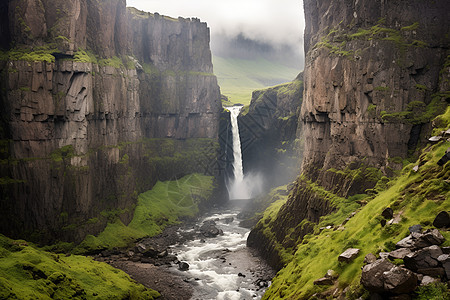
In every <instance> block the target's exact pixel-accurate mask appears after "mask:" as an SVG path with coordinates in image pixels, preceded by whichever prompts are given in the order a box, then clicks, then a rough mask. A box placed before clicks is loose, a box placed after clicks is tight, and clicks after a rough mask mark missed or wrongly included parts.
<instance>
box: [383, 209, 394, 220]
mask: <svg viewBox="0 0 450 300" xmlns="http://www.w3.org/2000/svg"><path fill="white" fill-rule="evenodd" d="M381 216H382V217H383V218H385V219H386V220H390V219H392V218H393V217H394V211H393V210H392V208H390V207H386V208H385V209H384V210H383V212H382V213H381Z"/></svg>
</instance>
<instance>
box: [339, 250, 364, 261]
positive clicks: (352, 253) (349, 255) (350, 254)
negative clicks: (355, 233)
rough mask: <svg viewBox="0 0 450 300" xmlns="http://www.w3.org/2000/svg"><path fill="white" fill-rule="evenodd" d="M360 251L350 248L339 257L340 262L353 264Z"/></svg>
mask: <svg viewBox="0 0 450 300" xmlns="http://www.w3.org/2000/svg"><path fill="white" fill-rule="evenodd" d="M360 251H361V250H360V249H356V248H349V249H347V250H345V251H344V252H343V253H341V255H339V257H338V260H339V261H343V262H351V261H352V260H353V259H355V257H357V256H358V254H359V252H360Z"/></svg>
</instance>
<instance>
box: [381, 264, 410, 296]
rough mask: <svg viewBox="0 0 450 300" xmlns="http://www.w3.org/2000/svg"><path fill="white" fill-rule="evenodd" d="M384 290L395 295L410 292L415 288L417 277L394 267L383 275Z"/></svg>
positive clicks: (406, 270)
mask: <svg viewBox="0 0 450 300" xmlns="http://www.w3.org/2000/svg"><path fill="white" fill-rule="evenodd" d="M383 275H384V277H385V281H384V287H385V290H386V291H388V292H391V293H395V294H404V293H409V292H412V291H414V290H415V289H416V287H417V276H416V274H414V273H413V272H411V271H410V270H408V269H405V268H401V267H397V266H396V267H394V268H392V269H391V270H389V271H388V272H386V273H385V274H383Z"/></svg>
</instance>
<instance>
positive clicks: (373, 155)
mask: <svg viewBox="0 0 450 300" xmlns="http://www.w3.org/2000/svg"><path fill="white" fill-rule="evenodd" d="M303 3H304V10H305V18H306V29H305V38H304V47H305V55H306V58H305V69H304V70H303V72H301V73H299V75H298V76H297V77H296V78H295V79H294V80H293V81H292V82H290V83H286V84H282V85H278V86H275V87H270V88H267V89H265V90H259V91H254V92H253V95H252V100H251V103H250V105H248V106H244V107H243V108H242V109H241V106H235V107H232V108H229V109H228V110H227V109H224V108H223V107H222V105H221V95H220V88H219V86H218V83H217V79H216V77H215V75H214V72H213V65H212V57H211V51H210V46H209V42H210V41H209V39H210V36H209V35H210V34H209V28H208V27H207V25H206V24H205V23H202V22H201V21H200V20H198V19H195V18H192V19H185V18H181V17H180V18H178V19H174V18H171V17H167V16H163V15H159V14H157V13H154V14H152V13H147V12H142V11H139V10H137V9H135V8H130V7H126V3H125V0H108V1H104V0H101V1H94V0H76V1H62V0H56V1H55V0H53V1H49V0H9V1H6V2H2V3H1V4H0V20H1V21H0V33H1V35H0V48H1V50H2V51H1V52H0V76H1V81H0V85H1V90H0V103H1V107H2V110H1V118H0V166H1V168H0V197H1V199H0V211H1V218H0V234H1V235H0V290H1V292H0V299H20V298H25V299H26V298H33V297H35V298H39V297H41V298H42V299H52V298H56V299H58V298H59V299H64V298H74V299H96V296H99V297H103V298H117V299H153V298H157V297H158V296H159V294H158V293H157V292H155V291H153V290H151V288H150V287H149V286H148V285H146V284H145V283H144V286H143V285H140V284H138V283H136V282H133V281H132V280H131V279H130V278H129V277H127V275H126V274H124V273H123V272H121V271H120V272H119V271H118V270H116V269H113V268H112V267H110V266H108V265H106V264H104V263H100V262H97V261H93V260H91V259H90V258H86V257H84V256H80V254H81V255H90V256H95V257H97V258H98V256H100V257H101V256H104V257H108V255H110V253H111V251H112V252H113V253H115V251H121V253H127V254H126V255H124V256H123V259H124V260H127V261H131V260H132V259H134V258H133V257H138V258H139V259H142V257H145V255H144V252H142V253H140V252H139V251H141V250H142V249H141V250H139V249H138V245H139V242H140V241H142V240H143V239H144V238H149V237H150V238H151V237H152V236H157V234H160V233H161V232H163V230H164V229H165V228H168V227H170V225H173V224H176V223H177V222H180V221H181V222H184V223H186V224H189V222H190V221H192V220H195V218H196V217H198V216H199V215H201V213H205V212H207V211H210V210H211V208H214V209H216V210H217V209H220V208H221V207H223V206H222V205H226V204H227V203H228V202H232V201H228V198H229V197H228V196H229V195H228V193H227V191H226V184H227V180H230V178H231V179H233V178H234V179H238V181H240V182H241V183H242V182H243V181H245V180H246V179H247V178H246V176H244V174H245V175H247V174H260V175H261V177H260V178H259V180H261V183H262V184H261V187H262V189H261V190H262V191H263V192H264V193H262V194H261V195H259V196H257V197H255V196H253V195H252V196H251V197H250V194H248V193H244V194H234V193H233V192H230V194H231V195H230V198H232V199H233V198H234V199H242V198H253V199H251V200H249V202H251V203H252V205H251V206H250V207H251V208H245V209H243V211H242V212H241V213H242V214H241V215H240V216H239V215H238V216H239V217H240V218H243V219H245V220H243V222H242V223H241V225H243V226H244V225H245V226H247V227H252V228H251V231H250V233H249V234H248V238H247V241H246V244H247V246H248V247H249V248H251V249H255V250H256V251H258V252H259V254H260V256H261V257H263V258H264V259H265V260H266V261H267V262H268V263H269V264H270V265H271V266H272V267H273V268H274V269H275V270H277V271H278V273H277V275H276V276H275V277H274V278H273V279H272V284H271V285H270V287H268V289H267V290H266V291H265V293H264V295H262V293H260V294H258V295H256V296H255V297H258V298H259V297H262V299H446V297H449V291H448V290H449V289H448V280H450V277H449V276H450V269H449V268H450V259H449V257H448V255H449V249H448V248H449V247H450V233H449V232H448V227H449V226H450V224H448V221H444V222H443V225H442V226H441V225H440V224H441V223H442V222H441V223H440V222H436V218H437V217H436V216H438V215H444V219H445V215H446V213H447V216H448V211H450V182H449V180H450V179H449V178H450V176H449V175H450V168H449V163H448V162H447V161H448V157H449V154H448V152H449V150H448V149H449V147H450V132H449V129H450V116H449V114H450V108H449V106H448V103H449V102H450V91H449V82H450V53H449V46H450V40H449V22H450V21H449V20H450V11H449V9H448V4H447V3H446V1H445V0H436V1H425V2H424V1H418V0H413V1H375V2H374V1H368V0H356V1H349V0H346V1H337V0H322V1H312V0H304V1H303ZM300 71H301V70H299V72H300ZM236 107H239V109H236ZM235 109H236V110H237V113H236V115H235V117H236V119H235V120H234V121H236V122H235V124H234V125H233V126H234V132H233V137H236V136H237V135H236V134H235V133H239V135H240V139H239V146H240V148H239V149H233V147H236V146H238V143H237V141H234V142H233V143H230V142H229V141H230V137H231V136H232V135H231V134H232V132H231V131H232V127H233V126H231V123H230V122H231V116H230V115H231V114H233V110H235ZM238 128H239V130H238V131H237V129H238ZM431 137H433V138H431ZM237 150H239V151H237ZM240 151H242V152H241V154H242V161H241V159H239V158H238V157H236V156H234V155H233V154H234V153H236V152H240ZM240 162H241V164H239V163H240ZM233 164H234V167H233V166H232V165H233ZM231 170H234V172H235V173H234V176H231V177H229V178H227V176H228V175H229V174H230V173H231ZM236 172H238V175H236ZM248 178H250V179H247V180H250V181H251V182H252V184H254V183H255V181H256V180H255V179H252V178H251V177H248ZM386 211H387V213H386ZM244 212H245V213H246V214H244ZM234 213H235V212H234V211H233V218H235V217H237V216H236V215H234ZM203 216H205V215H203ZM213 218H215V217H213ZM207 220H209V218H208V219H207ZM202 221H203V220H202ZM220 222H224V221H223V220H222V219H220ZM231 222H234V223H232V224H233V226H235V225H236V228H239V227H237V224H236V223H237V221H236V220H234V219H233V220H232V221H231ZM446 222H447V223H446ZM437 224H438V225H437ZM221 225H222V226H228V225H227V224H226V223H224V224H222V223H221ZM417 225H420V229H418V230H419V231H414V230H416V229H417V227H414V226H417ZM195 226H199V225H195ZM224 228H228V227H224ZM411 228H413V229H411ZM436 228H439V234H438V233H435V231H433V230H436ZM233 230H238V231H239V230H241V229H233ZM239 232H240V231H239ZM243 232H244V231H242V232H241V233H242V234H241V235H240V236H239V239H240V240H239V243H240V244H239V245H238V246H236V245H234V244H233V246H226V245H225V246H224V245H221V246H217V247H218V248H217V249H216V250H218V251H222V250H224V249H228V248H227V247H230V248H231V250H230V249H228V250H229V251H231V252H233V251H234V250H235V249H233V247H237V248H239V247H243V243H242V242H243V241H244V238H243V236H245V234H244V233H243ZM430 232H434V234H435V235H434V236H439V238H438V240H439V242H436V243H434V244H433V243H432V244H430V245H428V244H427V245H426V246H425V248H423V247H416V248H414V247H415V246H414V243H412V242H411V243H412V244H411V243H410V244H409V246H408V247H409V248H408V247H406V246H404V244H398V242H399V241H400V240H402V239H404V238H406V239H408V238H409V239H410V240H420V239H421V238H422V237H423V236H427V234H429V233H430ZM218 235H219V234H218ZM440 236H442V239H441V238H440ZM227 238H228V235H227V234H225V236H222V237H221V236H220V235H219V236H218V239H222V240H226V239H227ZM14 239H16V240H14ZM19 239H24V240H19ZM422 239H425V238H422ZM25 240H26V241H25ZM444 240H445V241H444ZM32 243H34V244H32ZM189 243H190V244H189ZM196 243H197V244H198V245H202V244H203V242H202V241H201V240H200V239H194V241H190V242H186V243H185V244H183V245H179V248H183V247H185V248H186V247H188V246H187V245H189V247H196V246H198V245H197V244H196ZM402 245H403V246H402ZM411 245H413V246H411ZM43 246H45V248H41V247H43ZM203 246H205V245H203ZM211 247H213V248H214V246H211ZM426 247H434V248H432V249H431V250H433V249H434V250H433V251H437V252H439V251H440V252H439V255H437V256H436V258H433V259H432V260H433V263H435V265H433V266H432V267H430V266H427V267H426V268H425V267H420V268H419V267H416V266H415V265H414V266H412V261H413V260H414V257H416V256H417V255H418V254H416V253H419V252H420V251H421V252H420V253H422V254H423V253H425V252H426V251H431V250H430V249H428V248H426ZM436 247H437V248H439V249H437V248H436ZM222 248H223V249H222ZM396 248H399V249H406V248H407V249H410V248H411V249H410V252H408V253H409V254H408V255H409V256H407V255H404V256H402V257H401V258H397V257H396V258H395V259H392V263H390V262H389V264H393V265H395V266H391V267H390V269H389V270H388V271H389V272H391V271H392V270H394V269H392V268H397V269H395V272H397V273H402V272H403V273H405V274H410V272H413V273H414V275H412V277H411V278H413V279H414V278H415V279H414V280H412V279H411V278H409V279H408V284H405V283H401V284H398V285H395V284H394V283H393V281H394V280H393V279H392V278H395V276H391V277H389V276H388V277H387V279H386V278H385V279H383V280H384V281H383V282H382V283H381V286H383V284H384V287H382V288H380V287H379V286H377V287H376V288H374V285H372V284H373V283H372V282H371V283H370V284H369V283H367V281H365V278H366V277H367V276H366V275H363V274H366V273H363V272H365V270H367V269H370V268H371V267H374V265H373V264H378V265H379V264H385V265H386V264H387V263H388V260H389V258H388V256H389V255H391V256H392V255H393V254H392V253H393V252H394V250H395V249H396ZM119 249H120V250H119ZM348 249H358V251H357V254H356V256H355V257H352V258H351V259H349V260H348V261H347V260H342V259H341V258H340V255H341V254H342V253H343V252H344V251H346V250H348ZM427 249H428V250H427ZM44 250H45V251H44ZM164 250H166V249H164ZM129 251H131V252H132V253H133V254H130V253H129ZM183 251H186V252H185V253H184V254H181V255H179V257H180V258H183V259H187V258H186V257H187V256H189V254H186V253H189V251H190V250H189V249H187V250H186V249H185V250H183ZM147 252H148V251H147ZM147 252H145V253H147ZM162 252H164V251H161V252H158V253H157V255H159V254H160V253H162ZM106 253H109V254H108V255H107V254H106ZM167 254H168V253H166V254H165V255H167ZM169 254H170V253H169ZM369 254H371V255H372V256H374V257H375V258H374V260H373V261H370V260H369V259H368V257H369V258H370V257H371V256H370V255H369ZM422 254H421V255H422ZM165 255H164V256H165ZM430 255H431V254H430ZM432 255H435V254H432ZM445 255H446V256H445ZM438 257H439V260H438ZM145 259H148V257H146V258H145ZM208 259H209V257H208V258H207V260H208ZM377 259H378V260H377ZM424 260H428V261H430V259H428V257H427V258H425V259H424ZM194 261H195V264H199V265H195V268H198V269H199V270H202V269H201V266H200V264H202V263H204V262H203V261H200V262H199V258H197V257H196V258H195V259H194ZM376 261H378V262H376ZM379 261H382V262H381V263H380V262H379ZM418 264H419V265H420V261H419V263H418ZM213 265H214V263H213ZM193 268H194V265H193ZM70 269H72V270H70ZM95 269H96V270H95ZM410 269H413V270H412V271H411V270H410ZM424 269H426V270H425V271H424ZM79 270H80V271H79ZM82 270H83V271H82ZM86 270H88V271H86ZM82 272H85V273H82ZM386 272H387V271H386ZM392 272H393V273H395V272H394V271H392ZM219 273H220V272H219ZM397 273H396V274H397ZM403 273H402V274H403ZM80 274H82V275H80ZM101 274H107V276H105V275H101ZM241 275H242V274H241ZM232 276H234V277H242V276H237V274H233V275H232ZM414 276H415V277H414ZM105 277H108V279H105ZM234 277H233V278H234ZM369 277H375V276H369ZM425 277H429V278H431V279H429V278H425ZM235 279H236V278H235ZM238 279H239V278H238ZM240 279H242V278H240ZM199 280H200V279H199ZM201 280H205V279H203V278H202V279H201ZM242 280H243V279H242ZM427 280H428V281H429V282H432V284H431V285H426V284H425V282H427ZM206 281H207V280H206ZM243 281H244V280H243ZM22 282H27V284H25V286H26V288H22V287H21V286H22V285H23V284H22ZM202 282H203V281H202ZM386 282H387V283H386ZM405 282H406V280H405ZM140 283H143V282H140ZM254 284H255V283H254V282H250V283H248V286H247V287H246V288H245V294H244V293H239V292H235V291H233V290H232V289H235V288H236V286H234V285H232V288H229V289H228V290H227V292H228V293H229V294H228V295H229V296H230V297H234V298H236V299H240V298H241V299H247V298H249V299H252V298H255V297H253V295H252V293H251V292H250V288H249V287H250V286H251V287H252V288H255V286H254ZM406 285H407V287H405V286H406ZM386 286H388V287H389V288H386ZM392 286H394V287H392ZM398 286H400V287H401V288H398ZM227 288H228V287H227ZM205 289H206V290H207V288H205ZM219 289H220V287H219ZM30 290H31V292H30ZM194 294H195V293H194ZM209 294H210V295H214V296H212V297H213V299H216V297H219V296H220V295H221V294H220V291H219V293H215V292H212V293H209ZM204 295H206V294H204ZM222 296H223V295H222ZM163 297H165V295H163ZM199 297H200V296H199ZM204 297H209V296H204ZM223 297H225V296H223ZM246 297H247V298H246ZM371 297H372V298H371ZM374 297H375V298H374ZM376 297H378V298H376ZM433 297H434V298H433ZM439 297H441V298H439ZM234 298H233V299H234Z"/></svg>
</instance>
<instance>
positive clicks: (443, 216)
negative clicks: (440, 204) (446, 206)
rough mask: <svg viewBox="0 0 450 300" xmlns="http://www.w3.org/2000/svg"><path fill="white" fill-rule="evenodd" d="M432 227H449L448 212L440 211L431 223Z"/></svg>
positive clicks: (449, 217) (449, 218)
mask: <svg viewBox="0 0 450 300" xmlns="http://www.w3.org/2000/svg"><path fill="white" fill-rule="evenodd" d="M433 226H434V227H436V228H444V227H449V226H450V216H449V214H448V212H446V211H441V212H440V213H439V214H438V215H437V216H436V218H435V219H434V221H433Z"/></svg>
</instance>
